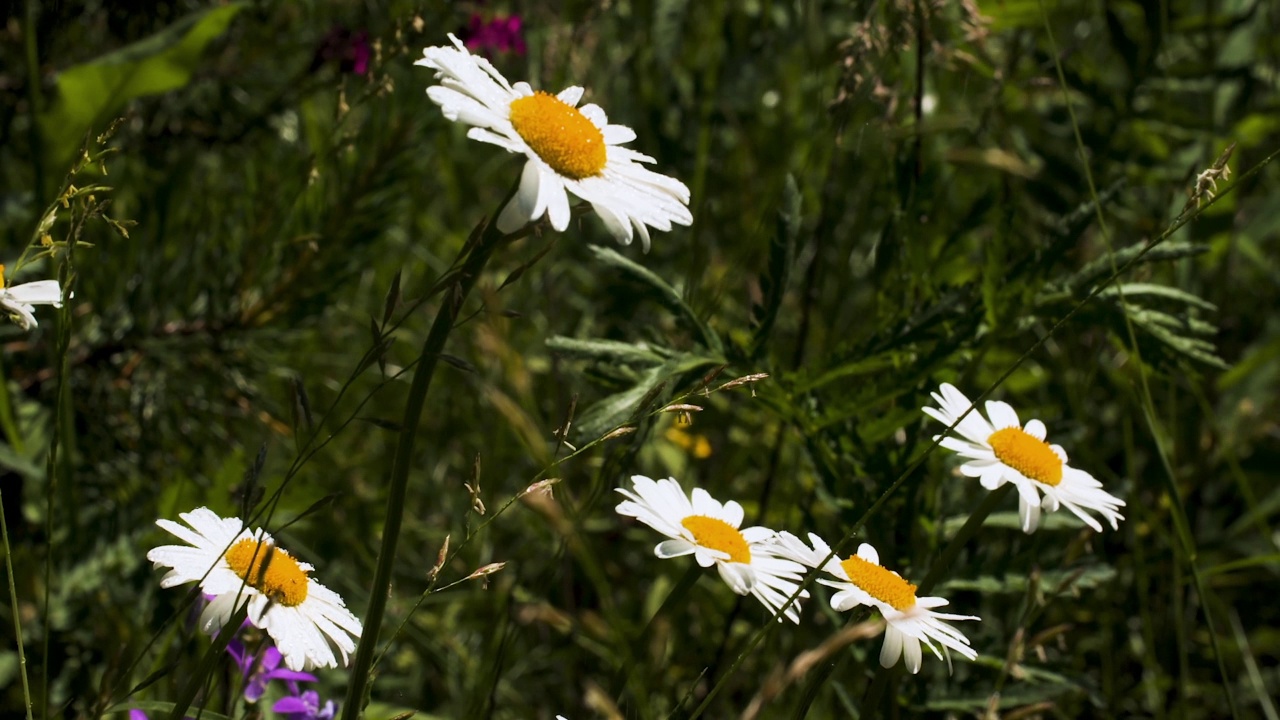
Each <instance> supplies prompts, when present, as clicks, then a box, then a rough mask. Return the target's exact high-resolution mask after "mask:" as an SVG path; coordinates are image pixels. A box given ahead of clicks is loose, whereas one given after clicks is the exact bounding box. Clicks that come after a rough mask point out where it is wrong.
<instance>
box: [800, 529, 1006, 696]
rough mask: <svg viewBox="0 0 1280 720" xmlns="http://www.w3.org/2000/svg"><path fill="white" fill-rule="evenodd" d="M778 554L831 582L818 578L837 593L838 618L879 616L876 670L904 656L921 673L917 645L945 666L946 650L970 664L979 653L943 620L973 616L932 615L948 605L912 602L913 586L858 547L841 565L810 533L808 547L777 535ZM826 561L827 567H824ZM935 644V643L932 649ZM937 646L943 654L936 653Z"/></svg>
mask: <svg viewBox="0 0 1280 720" xmlns="http://www.w3.org/2000/svg"><path fill="white" fill-rule="evenodd" d="M775 542H776V543H777V545H778V548H779V549H780V550H781V552H782V554H783V555H785V556H786V557H789V558H791V559H792V560H795V561H796V562H798V563H800V564H802V565H804V566H806V567H811V568H817V567H820V568H822V571H823V572H825V573H827V574H828V575H831V576H832V577H834V578H835V579H834V580H828V579H826V578H819V579H818V582H820V583H822V584H823V585H828V586H830V587H833V588H836V590H838V591H839V592H837V593H836V594H835V595H832V596H831V608H832V609H833V610H836V611H838V612H844V611H846V610H851V609H853V608H855V607H857V606H859V605H869V606H871V607H874V608H876V609H877V610H879V611H880V614H881V615H882V616H884V620H885V628H884V646H883V647H881V649H880V664H881V665H882V666H884V667H886V668H889V667H893V666H894V665H895V664H896V663H897V662H898V658H900V657H903V656H905V657H906V665H907V669H908V670H910V671H911V672H912V673H918V672H920V659H921V652H920V643H922V642H923V643H924V644H925V645H927V646H929V649H930V650H932V651H933V654H934V655H937V656H938V658H939V659H941V658H942V657H943V654H946V657H947V664H948V666H949V665H950V663H951V656H950V654H948V653H947V650H948V648H950V649H951V650H955V651H956V652H958V653H960V654H961V655H963V656H964V657H966V658H968V659H970V660H973V659H974V658H976V657H978V653H977V651H976V650H974V649H973V648H971V647H969V639H968V638H966V637H965V636H964V635H962V634H961V633H960V631H959V630H956V629H955V628H953V627H951V626H950V625H949V624H947V623H946V622H944V621H946V620H981V618H978V617H974V616H972V615H951V614H948V613H940V612H934V610H933V608H936V607H942V606H943V605H946V604H947V601H946V600H944V599H943V598H940V597H916V586H915V585H912V584H911V583H909V582H907V581H906V580H903V579H902V576H901V575H899V574H898V573H896V572H894V571H892V570H889V569H888V568H885V567H882V566H881V565H880V556H879V554H877V553H876V549H875V548H873V547H871V546H870V545H868V544H867V543H862V545H860V546H859V547H858V554H857V555H850V556H849V558H848V559H846V560H840V559H839V558H837V557H832V558H831V559H830V560H827V556H829V555H831V547H830V546H829V545H827V543H826V542H824V541H823V540H822V538H820V537H818V536H817V535H814V534H813V533H809V542H811V543H813V547H812V548H811V547H809V546H808V545H806V544H805V543H804V541H803V540H801V539H800V538H798V537H796V536H795V535H792V534H791V533H788V532H783V533H779V534H778V537H777V540H776V541H775ZM823 561H826V564H825V565H824V564H823ZM934 643H937V645H935V644H934ZM938 645H941V646H942V653H939V652H938Z"/></svg>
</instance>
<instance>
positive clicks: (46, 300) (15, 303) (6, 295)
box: [0, 265, 62, 330]
mask: <svg viewBox="0 0 1280 720" xmlns="http://www.w3.org/2000/svg"><path fill="white" fill-rule="evenodd" d="M3 272H4V266H3V265H0V273H3ZM36 305H52V306H54V307H56V308H58V307H62V287H61V286H60V285H58V281H57V280H37V281H36V282H29V283H23V284H22V285H14V286H13V287H4V284H3V280H2V279H0V307H3V308H4V310H5V312H7V313H8V314H9V316H10V317H11V318H13V320H14V322H16V323H18V325H20V326H21V327H22V329H23V330H30V329H31V328H34V327H36V326H37V325H39V323H37V322H36V316H35V306H36Z"/></svg>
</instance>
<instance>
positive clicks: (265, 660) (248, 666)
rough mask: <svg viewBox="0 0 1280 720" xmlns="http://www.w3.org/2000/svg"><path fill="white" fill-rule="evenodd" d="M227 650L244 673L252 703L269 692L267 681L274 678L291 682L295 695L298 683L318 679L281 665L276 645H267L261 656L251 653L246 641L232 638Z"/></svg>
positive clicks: (290, 687)
mask: <svg viewBox="0 0 1280 720" xmlns="http://www.w3.org/2000/svg"><path fill="white" fill-rule="evenodd" d="M227 652H228V653H230V654H231V657H232V658H234V659H235V661H236V666H238V667H239V668H240V673H241V674H242V675H244V699H245V700H247V701H248V702H251V703H255V702H258V700H260V699H262V696H263V695H264V694H266V692H267V683H269V682H271V681H272V680H284V681H285V682H286V683H288V684H289V691H290V692H292V693H294V694H295V695H296V694H297V692H298V683H300V682H315V681H316V676H315V675H312V674H311V673H305V672H301V671H298V670H290V669H289V668H287V667H286V668H282V667H280V661H281V657H280V651H279V650H277V649H276V648H275V646H274V645H269V646H267V649H266V650H264V651H263V652H262V657H261V658H259V657H258V656H257V655H254V654H250V653H249V652H248V651H247V650H246V649H245V647H244V643H242V642H240V641H239V640H232V641H231V644H229V645H227Z"/></svg>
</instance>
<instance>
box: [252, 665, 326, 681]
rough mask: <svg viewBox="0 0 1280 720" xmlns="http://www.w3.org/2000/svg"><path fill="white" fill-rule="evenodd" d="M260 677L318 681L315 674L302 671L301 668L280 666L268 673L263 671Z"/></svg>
mask: <svg viewBox="0 0 1280 720" xmlns="http://www.w3.org/2000/svg"><path fill="white" fill-rule="evenodd" d="M262 677H264V678H266V679H267V680H288V681H289V682H318V680H317V678H316V676H315V675H312V674H311V673H306V672H302V671H301V670H290V669H288V668H280V669H279V670H272V671H271V672H269V673H263V675H262Z"/></svg>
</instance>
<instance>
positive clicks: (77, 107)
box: [39, 3, 247, 168]
mask: <svg viewBox="0 0 1280 720" xmlns="http://www.w3.org/2000/svg"><path fill="white" fill-rule="evenodd" d="M245 7H247V4H245V3H232V4H230V5H223V6H221V7H216V8H211V9H209V10H205V11H202V12H197V13H192V14H191V15H188V16H186V17H184V18H182V19H181V20H179V21H177V22H175V23H174V24H172V25H170V26H169V27H167V28H165V29H164V30H161V31H160V32H158V33H156V34H155V35H152V36H150V37H147V38H144V39H142V40H139V41H138V42H136V43H133V44H132V45H128V46H126V47H123V48H121V49H119V50H116V51H115V52H111V53H108V54H106V55H103V56H102V57H99V58H97V59H95V60H90V61H89V62H86V63H83V64H80V65H76V66H74V67H70V68H67V69H66V70H63V71H62V72H60V73H58V77H57V93H58V96H57V99H56V100H55V101H54V102H53V103H52V105H51V106H50V107H49V109H48V110H47V111H45V112H44V113H42V114H41V115H40V118H39V123H40V132H41V135H42V136H43V138H44V143H45V148H44V149H45V157H46V158H47V159H48V161H49V164H50V167H54V168H61V167H62V166H64V165H66V164H68V162H69V160H70V158H71V156H72V154H73V153H74V152H75V150H76V148H78V147H79V146H80V144H81V142H82V141H83V140H84V136H85V133H88V132H89V131H91V130H92V129H93V127H94V126H96V125H98V124H99V123H102V122H105V121H106V120H107V119H108V118H110V117H111V116H113V115H115V114H116V113H118V112H119V111H120V109H121V108H123V107H124V106H125V104H126V103H128V102H129V101H130V100H133V99H134V98H139V97H143V96H146V95H156V94H158V93H163V92H168V91H170V90H176V89H178V88H181V87H183V86H185V85H186V84H187V83H188V82H190V81H191V75H192V73H193V72H194V71H195V69H196V67H197V66H198V65H199V63H200V59H201V55H202V54H203V52H204V49H205V46H207V45H208V44H209V43H210V42H212V41H213V40H214V39H215V38H217V37H218V36H220V35H222V33H224V32H226V29H227V26H228V25H230V24H231V20H232V18H234V17H235V16H236V14H237V13H239V12H240V11H241V10H243V9H244V8H245Z"/></svg>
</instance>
